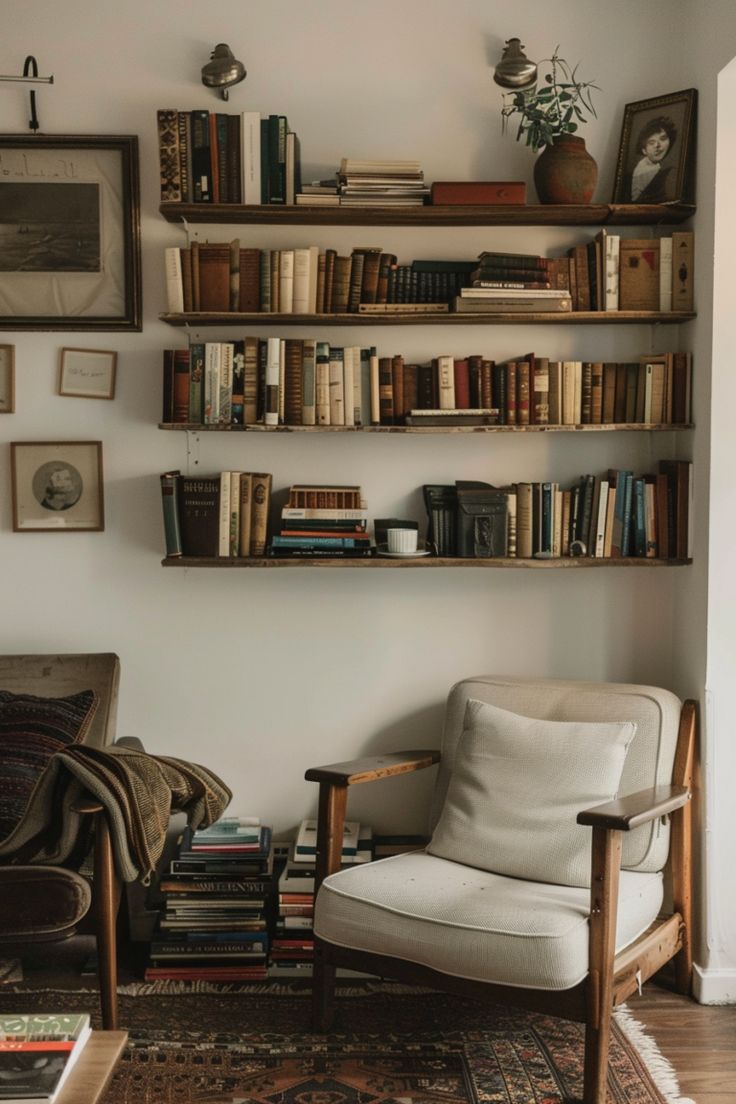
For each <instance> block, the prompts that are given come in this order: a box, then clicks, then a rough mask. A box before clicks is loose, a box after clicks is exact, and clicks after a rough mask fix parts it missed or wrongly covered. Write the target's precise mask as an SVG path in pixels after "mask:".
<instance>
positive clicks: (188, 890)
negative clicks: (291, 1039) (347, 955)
mask: <svg viewBox="0 0 736 1104" xmlns="http://www.w3.org/2000/svg"><path fill="white" fill-rule="evenodd" d="M159 889H160V891H161V893H162V894H163V896H164V902H165V903H164V907H163V910H162V914H161V916H160V919H159V930H158V933H157V934H156V935H155V936H154V939H153V940H152V942H151V950H150V965H149V966H148V967H147V968H146V971H145V978H146V980H147V981H154V980H161V979H168V980H182V981H259V980H262V979H263V978H265V977H266V976H267V965H266V964H267V958H268V924H269V912H270V909H271V902H272V897H273V894H274V891H275V885H274V878H273V849H272V845H271V829H270V827H268V826H266V825H261V824H260V823H259V821H258V818H256V817H223V818H222V819H221V820H219V821H217V822H216V823H215V824H213V825H212V826H211V827H210V828H207V829H204V830H201V831H197V832H191V831H190V830H189V829H186V830H185V832H184V836H183V839H182V846H181V849H180V851H179V856H178V858H177V859H174V860H172V862H171V867H170V871H169V876H168V877H167V878H165V879H163V880H162V882H161V883H160V885H159Z"/></svg>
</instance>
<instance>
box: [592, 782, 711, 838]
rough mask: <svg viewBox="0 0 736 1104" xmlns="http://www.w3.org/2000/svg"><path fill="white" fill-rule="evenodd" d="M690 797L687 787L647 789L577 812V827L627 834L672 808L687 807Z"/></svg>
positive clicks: (672, 809) (663, 814)
mask: <svg viewBox="0 0 736 1104" xmlns="http://www.w3.org/2000/svg"><path fill="white" fill-rule="evenodd" d="M691 796H692V794H691V793H690V790H689V789H688V788H687V786H655V787H653V788H652V789H650V790H639V792H638V793H633V794H629V795H628V797H621V798H618V799H617V800H616V801H608V802H606V804H605V805H596V806H595V807H594V808H593V809H585V810H584V812H582V813H578V816H577V822H578V824H588V825H590V826H591V827H593V828H613V829H615V830H617V831H619V832H630V831H631V829H632V828H638V827H639V825H640V824H646V822H647V821H648V820H656V819H657V817H660V816H665V814H666V813H671V812H673V811H674V810H675V809H681V808H682V807H683V805H687V803H688V801H689V800H690V798H691Z"/></svg>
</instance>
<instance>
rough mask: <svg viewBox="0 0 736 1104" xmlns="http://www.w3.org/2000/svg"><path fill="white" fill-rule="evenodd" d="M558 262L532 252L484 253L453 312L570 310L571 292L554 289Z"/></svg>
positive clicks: (454, 304) (499, 312)
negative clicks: (554, 277)
mask: <svg viewBox="0 0 736 1104" xmlns="http://www.w3.org/2000/svg"><path fill="white" fill-rule="evenodd" d="M554 265H555V262H554V261H552V260H550V259H549V258H547V257H540V256H537V255H536V254H529V253H488V252H484V253H481V254H480V256H479V258H478V266H477V268H475V269H474V270H473V272H472V273H471V279H470V286H469V287H463V288H461V289H460V293H459V295H457V296H456V298H455V299H454V300H453V309H454V310H455V311H460V312H461V313H462V312H473V311H475V312H478V313H489V314H490V313H498V314H504V313H506V312H510V313H524V312H527V313H539V312H545V311H570V310H572V299H571V296H570V292H569V290H567V289H565V288H558V287H556V286H554V284H553V282H552V279H551V276H552V273H553V270H554Z"/></svg>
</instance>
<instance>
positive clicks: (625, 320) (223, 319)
mask: <svg viewBox="0 0 736 1104" xmlns="http://www.w3.org/2000/svg"><path fill="white" fill-rule="evenodd" d="M695 317H696V314H695V312H694V311H553V312H550V311H546V312H541V311H540V312H534V313H532V312H531V311H529V312H524V311H520V312H518V313H513V314H501V313H500V312H499V313H491V314H488V313H483V314H480V313H479V314H463V313H455V312H453V311H448V312H447V313H439V312H438V313H436V314H431V313H427V314H422V313H417V314H412V313H407V314H403V313H401V312H398V313H396V314H357V313H356V314H278V313H272V312H271V311H257V312H253V313H249V314H242V313H240V312H238V311H218V312H214V311H191V312H188V313H186V314H179V313H171V312H168V311H165V312H163V313H162V314H160V315H159V319H160V320H161V322H166V324H167V325H169V326H189V327H192V328H194V329H196V328H197V327H199V326H261V325H272V326H314V325H319V326H373V327H375V326H489V325H496V326H500V325H503V326H507V325H508V326H519V325H521V326H528V325H540V324H544V325H555V326H556V325H577V326H583V325H597V326H608V325H627V324H634V325H636V324H637V323H640V324H646V323H650V322H659V323H661V324H663V325H672V324H675V323H679V322H690V321H691V320H692V319H693V318H695Z"/></svg>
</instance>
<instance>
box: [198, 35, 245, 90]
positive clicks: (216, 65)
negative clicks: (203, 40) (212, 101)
mask: <svg viewBox="0 0 736 1104" xmlns="http://www.w3.org/2000/svg"><path fill="white" fill-rule="evenodd" d="M245 76H246V73H245V66H244V65H243V63H242V61H238V59H237V58H236V57H235V55H234V54H233V52H232V50H231V49H230V47H229V46H228V45H227V43H225V42H220V43H219V44H218V45H217V46H215V48H214V50H213V51H212V53H211V54H210V60H209V61H208V62H207V64H206V65H203V66H202V84H204V85H206V87H207V88H214V89H217V90H219V92H220V95H221V96H222V98H223V100H226V99H227V98H228V89H229V88H232V86H233V85H234V84H240V82H241V81H242V80H245Z"/></svg>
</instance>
